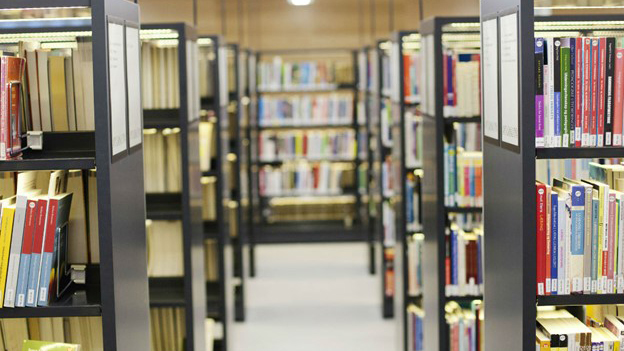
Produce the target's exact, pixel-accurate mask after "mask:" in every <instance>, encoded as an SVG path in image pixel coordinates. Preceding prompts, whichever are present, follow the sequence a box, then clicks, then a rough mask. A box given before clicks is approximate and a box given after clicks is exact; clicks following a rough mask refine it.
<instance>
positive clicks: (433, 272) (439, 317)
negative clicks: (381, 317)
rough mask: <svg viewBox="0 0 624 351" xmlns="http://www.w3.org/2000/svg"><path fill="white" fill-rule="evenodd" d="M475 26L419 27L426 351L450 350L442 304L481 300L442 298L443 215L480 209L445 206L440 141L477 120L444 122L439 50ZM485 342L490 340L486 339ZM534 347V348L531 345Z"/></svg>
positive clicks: (454, 22) (443, 20) (468, 21)
mask: <svg viewBox="0 0 624 351" xmlns="http://www.w3.org/2000/svg"><path fill="white" fill-rule="evenodd" d="M478 23H479V19H478V18H471V17H434V18H430V19H427V20H425V21H423V22H422V23H421V26H420V33H421V40H420V43H421V59H422V60H424V64H423V70H424V71H425V72H424V73H423V75H422V77H423V81H424V84H423V89H422V90H423V93H422V94H421V102H422V103H421V107H420V114H421V116H422V117H423V127H424V130H423V145H427V147H425V148H424V150H423V151H424V152H423V158H424V160H423V171H424V177H423V184H422V199H423V207H422V211H423V233H424V236H425V239H424V240H425V242H424V247H423V257H422V264H423V266H422V272H423V281H424V286H423V298H422V305H423V308H424V311H425V318H424V333H423V335H424V349H425V350H441V351H442V350H449V347H450V345H449V329H448V327H447V322H446V318H445V314H446V312H445V306H446V304H447V302H449V301H456V302H461V303H470V302H471V301H472V300H480V299H482V296H447V294H446V263H445V257H446V243H445V233H446V230H447V228H448V225H449V216H448V215H449V214H450V213H475V212H476V213H478V212H480V210H481V209H479V208H463V207H447V206H445V193H444V189H445V183H444V182H445V180H444V172H445V170H444V167H445V165H444V142H445V139H446V140H449V134H450V132H452V129H453V123H479V122H480V118H477V117H473V118H470V117H467V118H466V117H451V119H449V117H448V116H446V117H445V115H444V101H443V96H444V94H445V91H444V83H443V82H444V80H443V79H444V74H443V62H444V61H443V50H444V48H445V45H448V44H449V43H451V42H453V41H461V40H465V39H463V38H461V36H462V35H465V36H475V35H478V34H479V26H478ZM477 41H478V39H477ZM488 181H489V180H488ZM490 232H491V231H490ZM486 246H487V245H486ZM508 247H513V246H508ZM496 285H499V284H498V283H497V284H496ZM489 308H490V307H489V306H488V311H491V310H490V309H489ZM494 311H496V310H494ZM495 313H498V312H495ZM488 316H489V315H488ZM488 337H490V334H489V333H488ZM404 341H405V339H404ZM533 343H535V340H533ZM533 347H535V345H534V344H533ZM486 349H489V348H486Z"/></svg>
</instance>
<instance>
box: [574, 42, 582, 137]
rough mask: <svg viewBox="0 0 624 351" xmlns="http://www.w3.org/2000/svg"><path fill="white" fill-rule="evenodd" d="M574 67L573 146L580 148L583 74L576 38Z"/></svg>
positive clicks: (579, 47)
mask: <svg viewBox="0 0 624 351" xmlns="http://www.w3.org/2000/svg"><path fill="white" fill-rule="evenodd" d="M575 51H576V53H575V60H576V62H575V65H576V66H575V67H576V75H575V77H574V86H575V89H574V92H575V98H574V101H575V105H574V106H572V108H574V116H575V122H576V123H575V130H574V146H576V147H581V132H582V131H583V119H582V116H583V110H582V108H581V106H583V104H582V102H581V99H582V96H583V94H582V92H581V86H582V83H583V78H582V72H583V69H582V67H583V39H582V38H576V46H575Z"/></svg>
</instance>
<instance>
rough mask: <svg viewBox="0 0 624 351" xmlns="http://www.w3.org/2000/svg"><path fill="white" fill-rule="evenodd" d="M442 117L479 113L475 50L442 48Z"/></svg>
mask: <svg viewBox="0 0 624 351" xmlns="http://www.w3.org/2000/svg"><path fill="white" fill-rule="evenodd" d="M442 60H443V62H442V75H443V89H444V95H443V104H444V105H443V106H444V111H443V113H444V117H475V116H480V115H481V55H480V54H479V51H473V50H466V49H445V50H444V53H443V57H442Z"/></svg>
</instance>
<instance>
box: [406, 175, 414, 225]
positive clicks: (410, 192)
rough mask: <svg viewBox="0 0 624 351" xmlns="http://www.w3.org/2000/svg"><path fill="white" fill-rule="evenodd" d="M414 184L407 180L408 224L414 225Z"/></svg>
mask: <svg viewBox="0 0 624 351" xmlns="http://www.w3.org/2000/svg"><path fill="white" fill-rule="evenodd" d="M413 194H414V182H413V181H412V180H409V179H408V180H406V182H405V206H406V210H407V213H406V214H407V223H408V224H411V223H414V196H413Z"/></svg>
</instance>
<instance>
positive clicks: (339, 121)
mask: <svg viewBox="0 0 624 351" xmlns="http://www.w3.org/2000/svg"><path fill="white" fill-rule="evenodd" d="M352 123H353V94H345V93H332V94H305V95H290V96H288V95H286V96H266V95H263V96H261V97H260V98H259V99H258V124H259V125H260V126H262V127H270V126H293V127H296V126H308V125H350V124H352Z"/></svg>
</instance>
